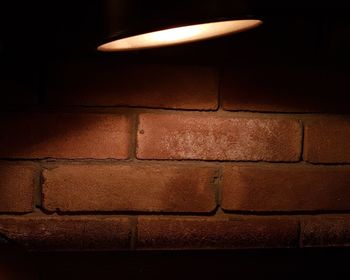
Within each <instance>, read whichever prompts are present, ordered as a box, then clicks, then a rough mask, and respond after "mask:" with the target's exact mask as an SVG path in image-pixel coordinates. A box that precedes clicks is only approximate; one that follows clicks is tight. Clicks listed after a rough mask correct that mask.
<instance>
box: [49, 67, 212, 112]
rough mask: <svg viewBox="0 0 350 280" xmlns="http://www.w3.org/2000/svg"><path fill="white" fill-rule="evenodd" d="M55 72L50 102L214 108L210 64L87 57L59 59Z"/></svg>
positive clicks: (51, 85)
mask: <svg viewBox="0 0 350 280" xmlns="http://www.w3.org/2000/svg"><path fill="white" fill-rule="evenodd" d="M116 65H117V66H116ZM55 76H56V77H55V80H56V81H58V82H55V81H53V82H52V83H50V88H49V92H48V100H49V102H50V103H53V104H64V105H88V106H139V107H158V108H177V109H204V110H211V109H216V108H217V102H218V98H217V96H218V71H217V70H216V69H213V68H210V67H204V66H181V65H155V64H144V65H128V66H126V65H122V66H121V64H120V63H118V64H115V63H114V64H111V63H106V62H105V63H101V62H98V61H88V62H85V63H67V64H63V65H60V66H58V67H57V69H56V74H55Z"/></svg>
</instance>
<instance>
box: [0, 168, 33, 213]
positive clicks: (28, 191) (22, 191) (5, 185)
mask: <svg viewBox="0 0 350 280" xmlns="http://www.w3.org/2000/svg"><path fill="white" fill-rule="evenodd" d="M36 173H37V170H36V168H35V167H34V166H31V165H24V164H19V165H17V164H16V165H14V164H5V163H1V164H0V178H1V179H0V212H18V213H22V212H31V211H32V210H33V206H34V197H33V194H34V188H35V177H36V175H37V174H36Z"/></svg>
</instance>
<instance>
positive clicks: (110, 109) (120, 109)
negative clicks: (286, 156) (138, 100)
mask: <svg viewBox="0 0 350 280" xmlns="http://www.w3.org/2000/svg"><path fill="white" fill-rule="evenodd" d="M77 109H83V110H82V111H79V110H77ZM128 112H138V113H169V112H171V113H175V114H176V113H179V114H181V113H188V114H190V113H191V112H192V113H198V114H200V113H203V114H214V115H218V116H234V115H237V116H242V117H244V116H247V115H248V116H266V117H272V116H273V117H276V116H280V117H283V118H286V117H293V118H303V117H327V116H328V117H341V116H349V115H350V113H348V112H340V113H329V112H280V111H253V110H224V109H221V108H216V109H183V108H158V107H140V106H59V107H57V106H51V107H47V106H46V107H25V108H23V109H21V110H20V111H18V109H11V108H8V107H6V108H4V111H3V112H2V113H1V114H4V113H5V114H6V113H47V114H55V113H101V114H103V113H128Z"/></svg>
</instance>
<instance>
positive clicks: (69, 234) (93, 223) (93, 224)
mask: <svg viewBox="0 0 350 280" xmlns="http://www.w3.org/2000/svg"><path fill="white" fill-rule="evenodd" d="M0 234H2V235H4V236H6V237H7V238H8V239H10V240H12V241H13V242H15V243H17V244H20V245H22V246H24V247H26V248H28V249H29V250H45V251H47V250H48V251H51V250H58V251H75V250H79V251H81V250H88V251H90V250H116V249H128V248H129V247H130V236H131V229H130V221H129V219H128V218H126V217H45V216H43V217H9V216H2V217H0Z"/></svg>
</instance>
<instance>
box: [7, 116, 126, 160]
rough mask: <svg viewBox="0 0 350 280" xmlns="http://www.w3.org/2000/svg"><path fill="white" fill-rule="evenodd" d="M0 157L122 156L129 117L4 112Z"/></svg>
mask: <svg viewBox="0 0 350 280" xmlns="http://www.w3.org/2000/svg"><path fill="white" fill-rule="evenodd" d="M0 131H1V135H0V157H15V158H97V159H102V158H115V159H125V158H127V157H128V155H129V149H130V143H131V140H130V138H131V121H130V119H129V118H128V117H127V116H123V115H112V114H20V115H17V114H6V115H2V116H1V117H0Z"/></svg>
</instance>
